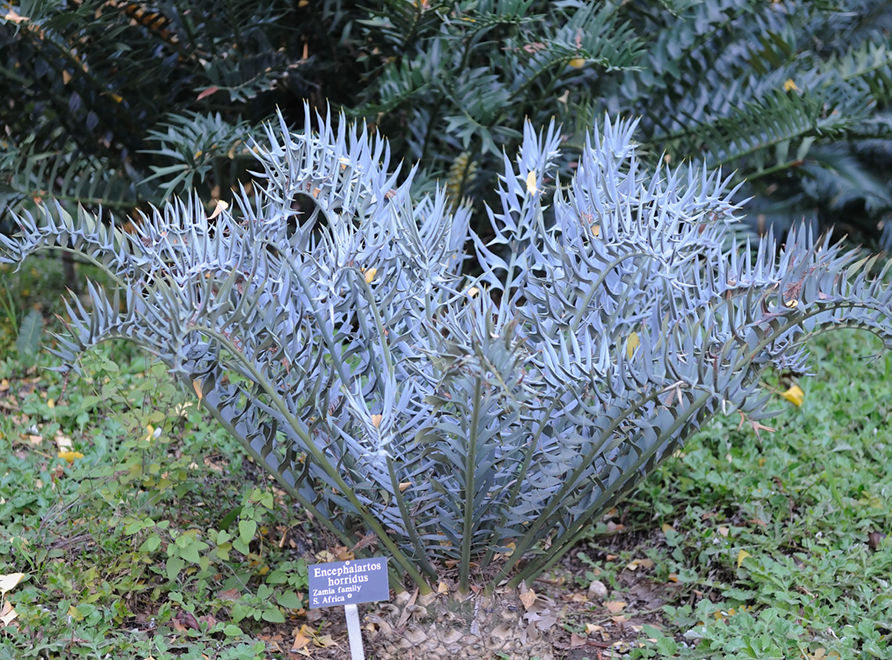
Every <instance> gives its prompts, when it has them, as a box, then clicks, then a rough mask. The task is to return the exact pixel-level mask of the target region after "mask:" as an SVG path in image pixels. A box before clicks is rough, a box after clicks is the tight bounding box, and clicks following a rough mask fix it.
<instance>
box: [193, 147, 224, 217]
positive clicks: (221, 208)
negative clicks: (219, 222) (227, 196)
mask: <svg viewBox="0 0 892 660" xmlns="http://www.w3.org/2000/svg"><path fill="white" fill-rule="evenodd" d="M200 154H201V152H199V153H198V154H196V156H195V157H196V158H197V157H198V156H199V155H200ZM228 208H229V203H228V202H224V201H222V200H219V199H218V200H217V206H216V207H215V208H214V212H213V213H211V215H210V217H209V218H208V220H213V219H214V218H216V217H217V216H218V215H220V214H221V213H223V211H225V210H226V209H228Z"/></svg>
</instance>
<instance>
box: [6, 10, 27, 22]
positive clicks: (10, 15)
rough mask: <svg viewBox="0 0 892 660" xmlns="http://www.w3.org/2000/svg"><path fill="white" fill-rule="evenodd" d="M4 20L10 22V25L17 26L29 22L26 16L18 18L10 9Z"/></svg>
mask: <svg viewBox="0 0 892 660" xmlns="http://www.w3.org/2000/svg"><path fill="white" fill-rule="evenodd" d="M3 18H4V20H7V21H10V22H11V23H15V24H16V25H18V24H19V23H24V22H25V21H27V20H30V19H29V18H28V17H27V16H19V15H18V14H17V13H16V12H15V10H13V9H10V10H9V11H8V12H6V15H5V16H4V17H3Z"/></svg>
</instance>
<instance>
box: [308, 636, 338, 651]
mask: <svg viewBox="0 0 892 660" xmlns="http://www.w3.org/2000/svg"><path fill="white" fill-rule="evenodd" d="M337 645H338V643H337V642H336V641H334V639H333V638H332V636H331V635H317V636H316V637H314V638H313V646H318V647H319V648H323V649H326V648H328V647H329V646H337Z"/></svg>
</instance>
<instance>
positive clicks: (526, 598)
mask: <svg viewBox="0 0 892 660" xmlns="http://www.w3.org/2000/svg"><path fill="white" fill-rule="evenodd" d="M520 602H521V603H523V608H524V609H525V610H529V609H530V608H531V607H532V606H533V603H535V602H536V592H535V591H533V590H532V589H530V590H529V591H527V592H526V593H522V594H520Z"/></svg>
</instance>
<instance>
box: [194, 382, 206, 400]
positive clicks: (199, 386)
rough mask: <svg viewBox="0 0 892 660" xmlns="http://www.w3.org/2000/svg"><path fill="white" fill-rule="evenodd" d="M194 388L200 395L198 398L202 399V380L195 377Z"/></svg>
mask: <svg viewBox="0 0 892 660" xmlns="http://www.w3.org/2000/svg"><path fill="white" fill-rule="evenodd" d="M192 389H193V390H195V393H196V394H197V395H198V400H199V401H201V399H202V397H204V394H202V393H201V381H200V380H198V379H195V380H193V381H192Z"/></svg>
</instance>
